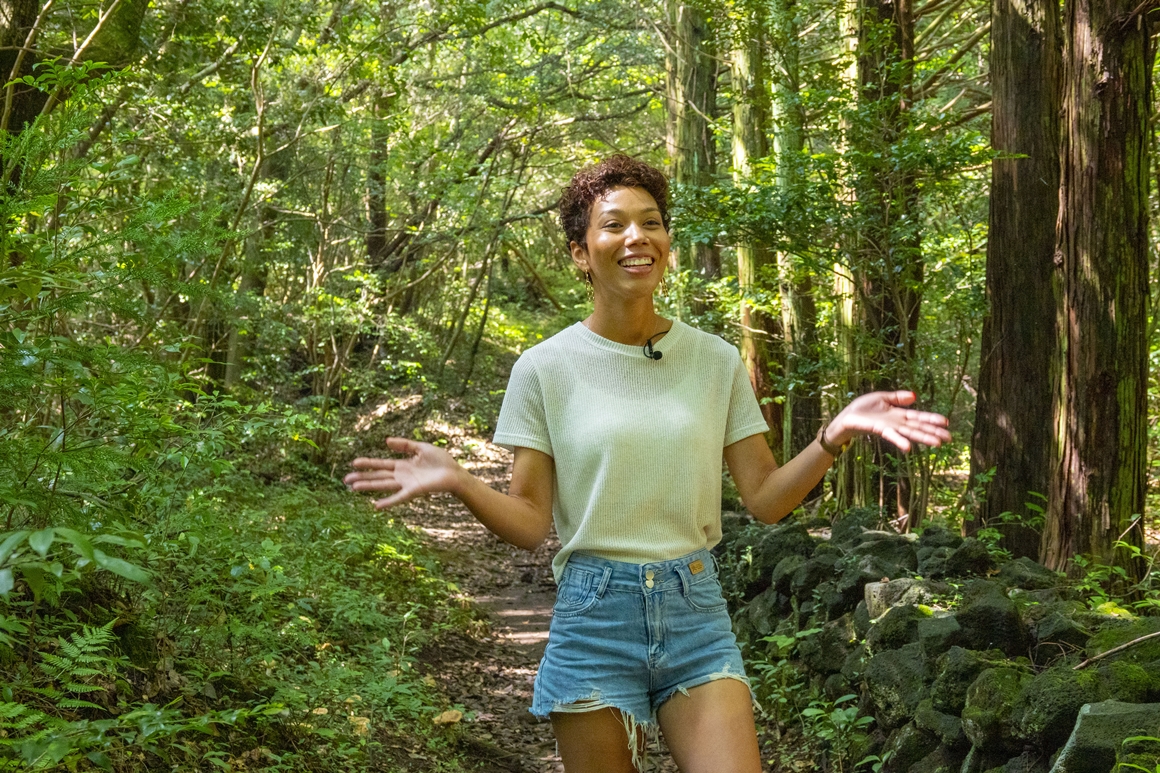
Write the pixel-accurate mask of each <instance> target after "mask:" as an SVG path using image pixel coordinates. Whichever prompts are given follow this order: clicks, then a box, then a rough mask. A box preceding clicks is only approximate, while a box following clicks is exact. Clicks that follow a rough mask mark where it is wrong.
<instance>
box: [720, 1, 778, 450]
mask: <svg viewBox="0 0 1160 773" xmlns="http://www.w3.org/2000/svg"><path fill="white" fill-rule="evenodd" d="M763 27H764V19H763V18H762V16H761V15H760V12H759V11H757V10H754V11H750V12H749V13H747V15H746V19H745V23H744V24H743V25H742V27H741V30H740V34H739V36H738V40H737V41H736V42H735V45H734V48H733V53H732V56H731V68H732V70H731V76H732V89H733V182H734V184H736V185H738V186H748V185H750V184H751V180H752V176H753V160H754V159H760V158H765V156H767V155H768V154H769V145H768V141H767V140H766V129H767V125H768V122H769V98H768V92H767V90H766V67H765V38H764V29H763ZM773 260H774V256H773V254H772V253H771V252H770V250H769V249H767V248H766V246H765V244H764V243H762V242H761V241H760V240H759V239H755V238H749V239H747V240H746V241H744V242H741V243H739V244H738V245H737V283H738V286H739V287H740V290H741V308H740V316H741V357H742V359H743V360H744V361H745V369H746V371H747V372H748V373H749V382H750V383H751V384H753V391H754V392H755V393H756V394H757V399H758V402H759V403H760V404H761V413H762V415H763V416H765V422H766V424H768V425H769V433H768V434H767V436H766V437H767V439H768V441H769V444H770V447H771V448H773V449H774V450H775V451H780V449H781V448H782V446H783V441H782V436H783V429H784V428H783V426H782V421H783V420H782V412H783V409H784V404H783V402H781V401H777V402H775V401H774V399H773V398H774V397H775V390H774V388H773V381H772V379H771V378H770V374H771V373H772V371H773V369H774V368H776V367H779V365H778V364H777V363H776V359H777V358H776V356H775V352H776V348H775V341H776V340H777V339H778V338H780V337H781V336H780V331H779V330H778V327H777V321H776V320H775V319H774V318H773V317H771V316H770V315H769V314H768V313H766V312H765V311H763V310H762V309H761V308H760V307H757V308H755V306H754V302H753V298H754V296H756V295H760V294H761V293H762V289H763V288H762V286H761V282H760V277H761V275H762V273H763V271H762V269H763V268H765V267H766V266H769V265H770V264H771V263H772V262H773ZM758 306H760V304H759V305H758Z"/></svg>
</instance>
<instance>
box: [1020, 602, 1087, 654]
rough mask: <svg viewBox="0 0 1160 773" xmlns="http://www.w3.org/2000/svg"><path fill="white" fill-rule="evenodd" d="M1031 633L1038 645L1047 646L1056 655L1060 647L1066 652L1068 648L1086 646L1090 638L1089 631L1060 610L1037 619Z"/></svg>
mask: <svg viewBox="0 0 1160 773" xmlns="http://www.w3.org/2000/svg"><path fill="white" fill-rule="evenodd" d="M1032 635H1033V636H1034V637H1035V643H1036V644H1037V645H1038V646H1039V647H1047V648H1049V652H1051V653H1054V654H1056V655H1058V654H1059V652H1060V650H1061V649H1062V650H1063V651H1065V652H1066V651H1067V650H1068V649H1070V648H1083V647H1086V646H1087V643H1088V639H1090V638H1091V632H1090V631H1088V630H1087V629H1086V628H1085V627H1084V626H1082V625H1080V624H1079V623H1078V622H1076V620H1075V619H1074V618H1071V617H1068V616H1066V615H1064V614H1063V613H1062V612H1051V613H1049V614H1048V615H1047V616H1046V617H1044V618H1043V619H1041V620H1039V621H1038V622H1037V623H1036V624H1035V627H1034V629H1033V631H1032ZM1048 656H1049V657H1050V655H1048Z"/></svg>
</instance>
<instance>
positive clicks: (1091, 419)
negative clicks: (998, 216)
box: [1042, 0, 1153, 569]
mask: <svg viewBox="0 0 1160 773" xmlns="http://www.w3.org/2000/svg"><path fill="white" fill-rule="evenodd" d="M1146 8H1147V4H1142V5H1141V4H1139V3H1138V0H1069V2H1068V4H1067V7H1066V11H1065V42H1064V52H1063V81H1064V91H1063V141H1062V147H1061V152H1060V196H1059V201H1060V213H1059V227H1058V233H1057V239H1056V244H1057V258H1056V259H1057V264H1058V266H1059V271H1058V274H1057V276H1058V283H1059V293H1060V299H1061V304H1060V316H1059V326H1060V336H1059V341H1060V344H1059V347H1058V357H1059V360H1058V362H1057V371H1056V375H1057V378H1058V387H1057V392H1056V398H1055V421H1056V424H1055V427H1056V438H1057V447H1056V456H1055V465H1054V466H1053V477H1052V481H1051V494H1050V506H1049V508H1048V518H1047V525H1046V528H1045V530H1044V534H1043V545H1042V556H1043V561H1044V563H1045V564H1046V565H1047V566H1048V567H1050V568H1052V569H1064V568H1065V567H1067V566H1068V562H1069V561H1070V559H1071V558H1072V556H1074V555H1076V554H1086V555H1090V556H1094V557H1097V558H1098V559H1101V560H1103V561H1106V562H1112V561H1113V560H1116V557H1117V555H1118V557H1119V562H1120V563H1124V560H1125V556H1124V553H1123V551H1120V552H1119V553H1118V554H1117V553H1116V551H1115V549H1114V547H1113V544H1114V542H1115V541H1116V539H1117V538H1118V537H1119V536H1120V535H1121V534H1122V533H1123V532H1125V531H1128V534H1127V535H1125V539H1126V540H1128V541H1129V542H1130V543H1132V544H1135V545H1140V544H1142V539H1141V531H1142V528H1135V529H1131V530H1128V525H1129V523H1130V522H1131V520H1132V518H1133V516H1134V515H1137V514H1142V513H1143V512H1144V489H1145V468H1146V440H1147V434H1146V433H1147V427H1146V409H1147V375H1148V361H1147V354H1148V341H1147V335H1146V331H1147V309H1148V241H1147V236H1148V174H1149V166H1148V162H1149V158H1148V120H1149V115H1150V112H1151V99H1150V96H1151V95H1150V93H1149V91H1150V81H1151V69H1152V55H1153V52H1152V51H1151V50H1150V45H1149V38H1148V34H1147V29H1148V28H1147V26H1145V25H1144V24H1143V17H1142V16H1140V15H1139V14H1140V13H1141V12H1142V11H1143V10H1145V9H1146Z"/></svg>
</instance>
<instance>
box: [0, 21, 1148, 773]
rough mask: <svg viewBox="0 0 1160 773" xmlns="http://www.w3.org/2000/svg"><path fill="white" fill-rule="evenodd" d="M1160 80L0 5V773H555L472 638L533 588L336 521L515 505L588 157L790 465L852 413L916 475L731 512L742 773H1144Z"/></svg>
mask: <svg viewBox="0 0 1160 773" xmlns="http://www.w3.org/2000/svg"><path fill="white" fill-rule="evenodd" d="M1158 36H1160V3H1158V2H1156V0H1062V2H1061V1H1060V0H718V2H713V3H710V2H707V0H688V1H687V2H682V1H681V0H640V1H639V2H635V3H633V2H625V0H560V2H552V1H549V2H536V1H535V0H486V1H484V0H475V1H470V0H442V1H440V2H433V1H432V0H378V2H365V1H364V0H250V1H249V2H244V3H238V2H228V1H226V0H198V1H197V2H190V0H153V1H152V2H150V1H149V0H0V76H2V84H3V85H2V88H3V106H2V108H0V184H2V191H0V219H2V221H3V227H2V228H0V513H2V517H3V523H2V524H0V770H66V769H67V770H70V771H78V770H79V771H88V770H104V771H118V772H120V771H137V770H182V771H184V770H189V771H192V770H198V771H203V770H204V771H209V770H226V771H247V770H254V771H257V770H262V771H306V770H309V771H338V770H353V769H357V770H367V771H448V772H451V773H454V772H455V771H467V770H486V771H498V770H512V771H533V770H534V771H549V770H552V771H555V770H562V768H560V767H559V763H558V760H556V758H555V757H554V755H553V751H552V747H551V743H550V738H551V735H550V728H549V727H548V726H546V725H544V724H542V723H540V724H536V723H534V722H530V721H529V720H527V719H523V718H521V717H520V716H519V715H521V714H526V708H527V703H526V701H525V702H519V701H516V702H512V700H511V698H512V695H515V694H519V693H520V691H521V690H523V689H524V687H523V681H520V680H524V681H527V680H530V677H526V674H527V673H533V674H534V669H535V664H536V661H537V659H538V654H537V651H536V649H535V646H534V645H533V646H530V647H528V648H524V645H523V644H519V642H521V641H523V640H522V639H520V638H519V634H518V632H516V633H513V632H512V630H513V629H511V628H510V626H511V625H512V623H511V622H510V620H512V619H514V618H512V617H510V616H509V617H504V615H505V614H507V613H509V612H512V609H508V610H507V611H506V612H505V611H504V609H505V608H504V607H503V606H502V605H500V606H498V607H497V606H496V604H497V603H498V602H495V601H494V599H495V598H498V597H499V596H497V594H499V595H500V596H502V594H503V593H508V594H509V597H510V598H509V601H511V605H514V606H513V609H514V608H516V607H519V606H520V603H522V602H519V599H517V598H516V596H513V595H511V594H515V593H517V591H518V592H519V593H524V592H525V591H526V592H527V593H528V594H540V595H537V596H535V597H536V598H539V597H540V596H542V595H544V594H547V595H548V596H549V597H550V595H551V593H552V590H553V586H552V580H551V574H550V572H549V570H548V568H547V567H548V562H549V561H550V551H549V550H548V548H545V549H543V550H540V551H537V552H536V553H535V554H521V553H518V552H517V551H515V550H511V549H509V548H507V547H506V546H503V545H501V544H500V543H499V541H498V540H497V539H495V538H494V537H491V536H489V535H487V534H485V533H483V532H482V531H481V527H477V526H475V525H474V523H473V522H472V521H471V518H470V516H469V515H466V514H465V513H466V511H464V510H463V509H462V507H461V506H459V505H458V503H457V502H455V501H454V500H453V499H451V498H450V497H447V496H437V497H433V498H431V499H430V500H428V501H425V502H418V503H415V504H414V505H413V506H412V505H409V506H406V507H401V508H398V509H396V510H392V511H389V512H386V513H379V512H375V511H374V510H373V509H372V508H371V506H370V505H369V503H368V502H367V501H366V499H365V497H358V496H355V495H353V494H351V493H350V492H349V491H347V489H346V488H345V487H344V486H343V485H342V482H341V478H342V475H343V473H345V472H346V471H347V469H348V468H349V464H350V461H351V460H352V459H353V458H354V457H356V456H358V455H379V456H382V455H385V454H386V451H385V449H384V447H383V441H384V438H385V437H386V436H387V435H402V436H405V437H410V438H414V439H417V440H423V441H427V442H431V443H434V444H435V445H437V446H440V447H443V448H446V449H447V450H449V451H451V452H452V454H453V455H454V456H456V458H458V459H459V460H460V462H461V463H462V464H463V465H464V466H465V467H468V469H471V470H473V471H476V472H478V473H479V474H481V476H483V477H485V478H486V479H488V480H489V481H491V482H492V483H493V484H494V485H495V486H496V487H499V488H502V487H503V486H504V485H506V483H505V478H504V476H505V474H506V471H507V469H508V468H509V466H510V463H511V455H510V454H508V453H507V452H505V451H503V450H502V449H500V448H498V447H496V446H494V445H492V444H491V442H490V440H491V436H492V433H493V431H494V429H495V422H496V417H497V415H498V411H499V407H500V404H501V402H502V400H503V395H504V389H505V385H506V383H507V378H508V373H509V372H510V370H511V367H512V364H513V363H514V362H515V360H516V358H517V357H518V356H519V355H520V353H521V352H523V351H524V350H526V349H527V348H529V347H531V346H533V345H534V344H536V343H537V342H539V341H542V340H543V339H545V338H547V337H549V336H551V335H553V334H554V333H556V332H558V331H560V330H562V329H564V328H566V327H568V326H569V325H572V324H573V323H575V322H577V321H579V320H581V319H583V318H584V317H586V316H587V315H588V314H589V313H590V312H591V309H592V305H591V303H592V302H591V299H590V297H589V295H588V294H587V293H586V290H585V285H584V282H583V278H582V277H581V276H578V274H577V270H576V268H575V267H574V266H573V264H572V260H571V258H570V256H569V251H568V244H567V242H566V240H565V237H564V232H563V230H562V229H561V226H560V222H559V207H558V204H559V200H560V194H561V190H562V188H563V186H564V185H565V184H566V183H567V182H568V180H569V179H570V178H571V177H572V175H573V174H574V173H575V172H576V171H577V170H578V169H580V168H581V167H584V166H585V165H588V164H592V163H594V162H596V161H599V160H600V159H602V158H605V157H607V156H609V155H611V154H614V153H624V154H627V155H630V156H633V157H636V158H640V159H642V160H645V161H647V162H649V163H651V164H654V165H655V166H657V167H659V168H661V169H663V170H664V171H665V172H666V174H668V175H669V177H670V179H671V193H672V201H671V212H672V215H673V217H672V226H671V234H672V238H673V245H674V249H673V252H672V256H671V259H670V265H669V268H668V271H667V281H666V285H667V286H666V287H665V289H664V291H663V294H661V295H660V296H658V299H657V303H658V311H660V313H662V314H663V315H665V316H667V317H671V318H676V319H680V320H682V321H684V322H686V323H688V324H690V325H692V326H694V327H697V328H700V329H701V330H704V331H707V332H710V333H713V334H716V335H718V336H720V337H722V338H724V339H725V340H726V341H728V342H730V343H732V344H734V345H735V346H736V347H737V349H738V351H739V353H740V355H741V358H742V359H743V361H744V363H745V366H746V369H747V371H748V374H749V378H750V382H751V384H752V385H753V388H754V390H755V392H756V394H757V396H758V398H759V402H760V404H761V408H762V413H763V415H764V416H765V419H766V420H767V422H768V424H769V427H770V430H769V433H768V434H767V435H766V439H767V441H768V444H769V445H770V447H771V449H772V450H773V452H774V455H775V456H776V457H777V459H778V460H779V461H781V462H784V461H785V460H787V459H789V458H791V457H793V456H794V455H795V454H797V453H798V452H799V451H801V450H802V449H803V448H805V447H806V446H807V445H809V444H810V443H811V442H812V441H813V440H814V438H815V435H816V434H817V432H818V429H819V427H820V426H821V425H822V423H823V422H824V421H826V420H827V419H829V418H832V417H833V416H834V415H835V414H836V413H837V412H838V411H839V410H840V409H841V408H842V407H843V406H844V405H845V404H846V403H847V402H848V401H849V400H850V399H851V398H852V397H854V396H855V395H858V394H861V393H863V392H866V391H870V390H877V389H904V388H905V389H912V390H914V391H915V392H916V394H917V395H918V404H919V405H920V406H921V407H922V408H923V409H924V410H929V411H935V412H938V413H941V414H944V415H946V416H947V417H949V419H950V429H951V432H952V434H953V436H954V440H953V442H951V443H949V444H945V445H943V446H942V447H939V448H934V449H929V448H916V449H914V450H913V451H911V452H910V453H907V454H903V453H901V452H899V451H898V449H896V448H894V447H893V446H891V445H890V444H889V443H886V442H884V441H875V442H871V441H867V440H859V441H856V442H855V443H854V444H853V446H852V447H851V448H850V450H849V451H847V452H846V453H845V454H843V455H842V456H841V457H840V458H839V459H838V461H837V463H836V464H835V466H834V468H833V470H832V472H831V473H829V474H828V475H827V478H826V480H825V481H824V482H823V483H822V484H821V485H819V486H818V488H817V489H816V490H815V491H814V492H813V493H812V494H811V496H810V497H809V498H808V499H807V501H806V502H805V503H804V504H803V506H802V507H801V508H799V510H798V511H796V512H795V514H794V515H793V516H791V517H790V518H788V519H786V520H785V521H784V522H782V523H781V524H779V525H777V526H773V527H770V526H762V525H760V524H756V523H753V522H752V521H751V519H749V517H748V516H746V515H745V514H744V507H743V506H742V504H741V503H740V501H739V499H738V495H737V493H736V489H735V488H733V487H732V484H731V483H730V481H729V480H728V476H727V473H723V475H726V480H725V482H724V492H725V493H724V497H723V502H722V506H723V510H724V512H725V515H724V516H723V518H724V533H725V536H724V539H723V541H722V542H721V544H720V545H719V546H718V547H717V548H716V549H715V551H714V552H715V554H716V555H717V556H718V560H719V563H720V565H721V568H722V579H723V585H724V589H725V593H726V598H727V599H728V601H729V610H730V613H731V614H732V616H733V620H734V629H735V631H736V633H737V636H738V639H739V641H740V643H741V646H742V652H743V654H744V655H745V658H746V662H747V671H748V672H749V673H750V675H751V678H752V680H753V688H754V691H755V693H756V695H757V699H758V704H759V708H758V709H757V720H758V729H759V738H760V741H761V749H762V759H763V763H764V764H765V765H766V766H767V768H768V769H769V770H772V771H779V772H781V771H786V772H788V771H802V770H824V771H827V772H828V771H834V772H835V773H852V772H853V771H865V772H866V773H907V772H909V773H951V771H955V772H956V773H957V771H960V770H961V771H963V773H984V772H986V773H996V772H997V771H1003V773H1030V772H1031V771H1036V772H1037V773H1039V772H1041V773H1047V771H1051V773H1079V772H1080V771H1084V772H1087V771H1090V772H1091V773H1097V772H1099V771H1112V770H1116V771H1117V773H1127V772H1128V771H1134V770H1143V771H1148V772H1149V773H1154V772H1155V771H1160V638H1157V637H1160V565H1158V564H1157V559H1158V557H1160V425H1158V422H1157V419H1158V418H1160V305H1158V304H1160V292H1152V291H1151V279H1152V278H1153V277H1156V276H1160V250H1158V249H1157V248H1158V247H1160V217H1157V214H1158V213H1157V210H1158V208H1160V185H1156V184H1154V182H1155V181H1160V153H1158V152H1157V150H1158V149H1160V113H1158V105H1157V102H1156V100H1155V97H1154V92H1153V83H1154V81H1155V78H1156V75H1157V61H1156V55H1155V54H1156V45H1157V43H1158V40H1160V37H1158ZM473 529H475V531H473ZM497 567H498V568H497ZM505 589H506V590H505ZM521 598H522V597H521ZM528 598H532V596H528ZM488 599H491V601H489V600H488ZM517 602H519V603H517ZM548 603H549V605H550V600H549V602H548ZM489 604H490V605H491V606H489ZM497 610H498V611H497ZM521 614H522V613H521ZM505 621H507V622H505ZM505 626H508V627H506V628H505ZM545 630H546V629H545ZM533 639H534V637H533ZM533 639H529V641H531V640H533ZM513 642H514V643H513ZM517 645H518V646H517ZM538 646H539V647H540V650H539V652H542V646H543V644H542V642H540V644H539V645H538ZM521 658H522V660H521ZM496 668H498V669H499V671H498V672H495V669H496ZM493 672H495V673H493ZM496 673H499V675H500V676H499V677H496V678H495V679H494V680H493V676H495V674H496ZM513 673H514V674H517V675H519V676H518V678H516V677H512V676H511V675H512V674H513ZM504 674H507V676H503V675H504ZM500 677H502V678H500ZM481 679H482V680H483V681H482V682H481V681H479V680H481ZM513 679H514V680H515V681H514V682H513ZM473 680H474V681H473ZM517 682H518V684H517ZM513 684H516V689H515V692H514V693H513V687H512V685H513ZM505 685H506V687H505ZM529 687H530V682H529ZM505 691H506V692H505ZM529 694H530V692H529ZM657 759H658V760H659V764H660V766H661V767H660V769H662V770H670V769H675V768H671V767H665V766H666V765H668V764H670V763H669V762H667V761H666V760H665V759H664V754H663V753H662V754H660V755H657Z"/></svg>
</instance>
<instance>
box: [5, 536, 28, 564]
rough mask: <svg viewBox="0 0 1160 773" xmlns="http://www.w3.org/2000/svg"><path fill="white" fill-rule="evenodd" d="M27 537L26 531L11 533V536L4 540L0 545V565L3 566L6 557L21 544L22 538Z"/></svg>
mask: <svg viewBox="0 0 1160 773" xmlns="http://www.w3.org/2000/svg"><path fill="white" fill-rule="evenodd" d="M27 536H28V531H27V530H24V531H17V532H13V533H12V534H9V535H8V537H7V538H5V540H4V542H3V543H0V564H3V563H4V562H5V561H7V560H8V557H9V556H10V555H12V551H13V550H15V549H16V546H17V545H19V544H20V543H21V542H23V541H24V538H25V537H27Z"/></svg>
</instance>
